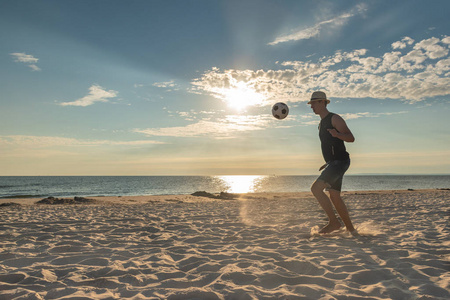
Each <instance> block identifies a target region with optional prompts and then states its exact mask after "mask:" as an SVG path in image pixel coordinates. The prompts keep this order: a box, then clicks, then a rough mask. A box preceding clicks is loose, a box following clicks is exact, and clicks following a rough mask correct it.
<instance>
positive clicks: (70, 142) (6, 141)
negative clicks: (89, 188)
mask: <svg viewBox="0 0 450 300" xmlns="http://www.w3.org/2000/svg"><path fill="white" fill-rule="evenodd" d="M152 144H165V143H164V142H159V141H152V140H137V141H111V140H82V139H74V138H66V137H54V136H29V135H3V136H0V147H1V146H20V147H33V148H34V147H37V148H47V147H48V148H51V147H61V146H63V147H78V146H84V147H85V146H102V145H108V146H143V145H152Z"/></svg>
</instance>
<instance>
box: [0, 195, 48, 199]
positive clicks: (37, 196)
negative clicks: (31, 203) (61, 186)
mask: <svg viewBox="0 0 450 300" xmlns="http://www.w3.org/2000/svg"><path fill="white" fill-rule="evenodd" d="M39 197H43V196H42V195H5V196H0V199H14V198H39Z"/></svg>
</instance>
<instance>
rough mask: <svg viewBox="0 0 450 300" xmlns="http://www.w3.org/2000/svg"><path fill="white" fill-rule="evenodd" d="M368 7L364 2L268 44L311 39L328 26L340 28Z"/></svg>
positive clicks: (329, 27)
mask: <svg viewBox="0 0 450 300" xmlns="http://www.w3.org/2000/svg"><path fill="white" fill-rule="evenodd" d="M366 9H367V8H366V5H364V4H360V5H357V6H356V7H355V8H353V9H352V10H351V11H349V12H346V13H343V14H341V15H339V16H336V17H334V18H331V19H328V20H324V21H320V22H318V23H316V24H314V25H313V26H311V27H308V28H304V29H301V30H298V31H295V32H293V33H290V34H287V35H282V36H279V37H277V38H276V39H275V40H274V41H273V42H271V43H269V44H268V45H272V46H273V45H276V44H279V43H285V42H290V41H299V40H306V39H310V38H313V37H317V36H319V35H320V32H321V31H322V30H324V29H325V28H328V29H337V28H340V27H342V26H343V25H345V24H346V23H347V21H348V19H350V18H351V17H354V16H356V15H359V14H361V13H363V12H364V11H366Z"/></svg>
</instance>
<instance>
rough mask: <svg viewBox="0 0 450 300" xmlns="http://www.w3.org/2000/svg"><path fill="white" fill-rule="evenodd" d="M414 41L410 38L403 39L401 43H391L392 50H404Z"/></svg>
mask: <svg viewBox="0 0 450 300" xmlns="http://www.w3.org/2000/svg"><path fill="white" fill-rule="evenodd" d="M413 43H414V40H413V39H412V38H410V37H404V38H403V39H402V40H401V41H397V42H395V43H392V49H405V48H406V46H408V45H412V44H413Z"/></svg>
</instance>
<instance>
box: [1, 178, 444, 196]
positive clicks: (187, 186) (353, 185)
mask: <svg viewBox="0 0 450 300" xmlns="http://www.w3.org/2000/svg"><path fill="white" fill-rule="evenodd" d="M316 178H317V177H316V176H0V198H11V197H48V196H54V197H71V196H72V197H73V196H132V195H179V194H192V193H194V192H196V191H207V192H209V193H219V192H229V193H247V192H302V191H309V188H310V186H311V183H312V182H313V181H314V180H315V179H316ZM437 188H450V175H366V176H356V175H347V176H345V177H344V183H343V191H364V190H396V189H399V190H402V189H437Z"/></svg>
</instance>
